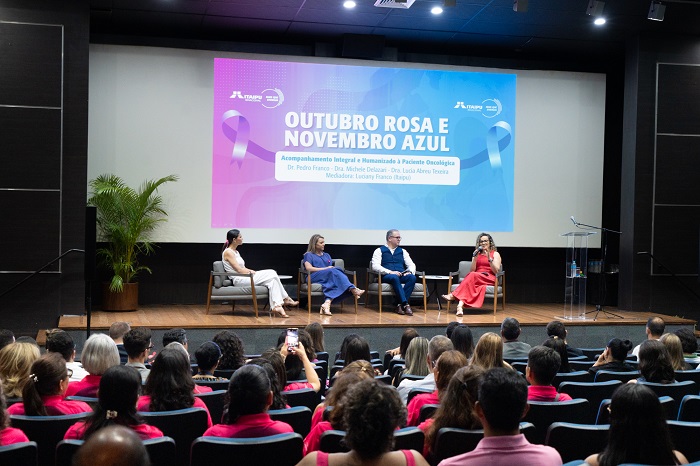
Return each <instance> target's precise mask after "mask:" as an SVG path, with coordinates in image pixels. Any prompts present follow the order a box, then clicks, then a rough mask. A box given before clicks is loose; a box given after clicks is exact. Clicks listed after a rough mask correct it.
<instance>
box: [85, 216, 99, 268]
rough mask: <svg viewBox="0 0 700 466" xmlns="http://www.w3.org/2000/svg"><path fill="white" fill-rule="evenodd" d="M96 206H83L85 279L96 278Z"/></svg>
mask: <svg viewBox="0 0 700 466" xmlns="http://www.w3.org/2000/svg"><path fill="white" fill-rule="evenodd" d="M96 247H97V208H95V207H93V206H88V207H86V208H85V281H86V282H92V281H95V279H96V278H97V253H96V251H95V250H96Z"/></svg>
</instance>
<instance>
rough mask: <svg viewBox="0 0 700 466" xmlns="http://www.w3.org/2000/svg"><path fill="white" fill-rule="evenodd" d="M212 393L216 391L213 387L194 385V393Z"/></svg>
mask: <svg viewBox="0 0 700 466" xmlns="http://www.w3.org/2000/svg"><path fill="white" fill-rule="evenodd" d="M212 391H214V389H213V388H211V387H206V386H204V385H197V384H195V385H194V390H193V392H194V393H209V392H212Z"/></svg>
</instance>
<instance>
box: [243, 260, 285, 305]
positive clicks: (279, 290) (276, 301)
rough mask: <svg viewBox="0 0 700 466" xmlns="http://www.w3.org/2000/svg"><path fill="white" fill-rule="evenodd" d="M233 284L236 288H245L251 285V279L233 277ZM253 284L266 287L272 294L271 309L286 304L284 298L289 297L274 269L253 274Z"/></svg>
mask: <svg viewBox="0 0 700 466" xmlns="http://www.w3.org/2000/svg"><path fill="white" fill-rule="evenodd" d="M232 278H233V283H234V284H235V285H236V286H245V285H248V284H250V279H249V278H246V277H232ZM253 283H255V284H256V285H260V286H264V287H265V288H267V290H268V292H269V294H270V308H271V309H272V308H274V307H275V306H281V305H282V304H283V303H284V298H288V297H289V295H288V294H287V292H286V291H285V289H284V286H282V282H281V281H280V277H279V276H278V275H277V272H275V271H274V270H272V269H265V270H258V271H256V272H255V273H254V274H253Z"/></svg>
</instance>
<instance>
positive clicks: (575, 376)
mask: <svg viewBox="0 0 700 466" xmlns="http://www.w3.org/2000/svg"><path fill="white" fill-rule="evenodd" d="M562 382H593V374H591V373H590V372H588V370H585V371H576V372H559V373H557V375H555V376H554V380H552V385H553V386H555V387H559V384H560V383H562Z"/></svg>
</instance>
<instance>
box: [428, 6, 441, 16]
mask: <svg viewBox="0 0 700 466" xmlns="http://www.w3.org/2000/svg"><path fill="white" fill-rule="evenodd" d="M430 12H431V13H432V14H434V15H440V14H442V7H439V6H434V7H433V8H432V9H431V10H430Z"/></svg>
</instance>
